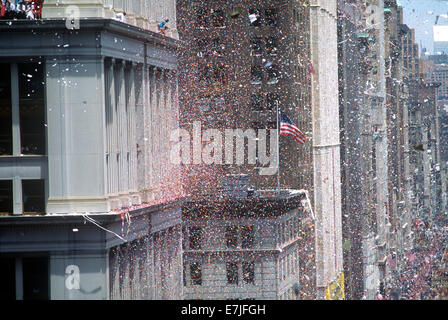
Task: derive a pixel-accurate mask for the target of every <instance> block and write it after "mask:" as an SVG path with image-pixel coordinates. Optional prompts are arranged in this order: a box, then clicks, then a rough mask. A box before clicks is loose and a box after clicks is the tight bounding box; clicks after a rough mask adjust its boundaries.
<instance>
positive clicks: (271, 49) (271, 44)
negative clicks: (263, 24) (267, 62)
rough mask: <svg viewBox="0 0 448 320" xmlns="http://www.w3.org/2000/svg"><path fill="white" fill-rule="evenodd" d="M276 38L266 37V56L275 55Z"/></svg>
mask: <svg viewBox="0 0 448 320" xmlns="http://www.w3.org/2000/svg"><path fill="white" fill-rule="evenodd" d="M277 42H278V41H277V38H276V37H267V38H266V54H268V55H276V54H277V50H278V49H277Z"/></svg>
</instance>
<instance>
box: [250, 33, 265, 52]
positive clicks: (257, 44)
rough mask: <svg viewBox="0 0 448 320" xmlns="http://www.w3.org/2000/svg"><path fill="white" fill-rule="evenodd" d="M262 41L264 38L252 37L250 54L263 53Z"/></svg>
mask: <svg viewBox="0 0 448 320" xmlns="http://www.w3.org/2000/svg"><path fill="white" fill-rule="evenodd" d="M262 43H263V40H262V38H261V37H256V38H254V39H252V41H251V43H250V52H251V53H250V54H251V55H252V56H258V55H261V54H262Z"/></svg>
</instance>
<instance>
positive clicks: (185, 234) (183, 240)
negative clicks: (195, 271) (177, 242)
mask: <svg viewBox="0 0 448 320" xmlns="http://www.w3.org/2000/svg"><path fill="white" fill-rule="evenodd" d="M186 236H187V228H186V227H182V250H185V249H186V243H185V242H186V241H185V238H186Z"/></svg>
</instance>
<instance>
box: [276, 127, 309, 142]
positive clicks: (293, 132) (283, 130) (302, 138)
mask: <svg viewBox="0 0 448 320" xmlns="http://www.w3.org/2000/svg"><path fill="white" fill-rule="evenodd" d="M282 132H290V133H292V134H294V135H295V136H297V137H299V138H300V139H301V140H304V141H306V137H305V136H304V135H303V134H302V135H300V134H297V131H293V130H290V129H285V128H280V134H281V133H282Z"/></svg>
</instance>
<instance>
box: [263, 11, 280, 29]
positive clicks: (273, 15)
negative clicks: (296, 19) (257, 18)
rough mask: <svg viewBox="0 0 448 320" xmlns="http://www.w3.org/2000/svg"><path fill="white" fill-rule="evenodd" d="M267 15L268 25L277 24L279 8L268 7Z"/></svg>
mask: <svg viewBox="0 0 448 320" xmlns="http://www.w3.org/2000/svg"><path fill="white" fill-rule="evenodd" d="M265 17H266V24H267V25H268V26H276V25H277V9H266V11H265Z"/></svg>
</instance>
